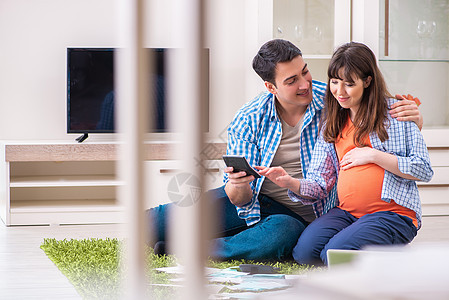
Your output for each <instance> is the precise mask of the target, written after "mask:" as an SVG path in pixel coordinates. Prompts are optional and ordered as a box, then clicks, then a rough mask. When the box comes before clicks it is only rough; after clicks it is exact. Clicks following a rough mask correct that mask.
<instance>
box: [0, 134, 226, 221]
mask: <svg viewBox="0 0 449 300" xmlns="http://www.w3.org/2000/svg"><path fill="white" fill-rule="evenodd" d="M208 145H212V147H209V148H208V149H209V152H208V156H207V157H208V158H209V159H208V160H207V161H204V162H203V164H204V166H205V168H206V170H207V171H208V172H207V173H206V176H205V181H206V182H205V184H206V187H207V188H214V187H218V186H220V185H221V179H222V172H223V163H222V162H221V156H222V155H223V154H224V152H225V149H226V144H224V143H212V144H208ZM118 147H119V145H117V144H111V143H97V144H90V143H86V144H67V143H61V144H59V143H48V144H47V143H17V142H4V143H0V217H1V219H2V221H3V222H4V223H5V224H6V225H7V226H11V225H47V224H92V223H120V222H123V221H124V205H123V204H122V203H120V202H119V200H118V199H117V188H118V187H119V186H120V185H121V182H120V181H119V180H118V179H117V176H116V160H117V150H118ZM174 147H175V144H173V143H152V144H146V145H145V159H146V160H147V161H146V162H145V167H146V170H147V174H146V179H147V182H148V187H149V189H148V192H147V195H146V197H147V200H146V202H147V208H149V207H151V206H154V205H158V204H163V203H167V202H169V201H170V199H169V197H168V194H167V192H168V183H169V182H170V180H172V178H173V177H174V176H176V175H177V174H178V172H179V163H178V161H176V160H174V159H176V157H174V156H173V154H171V153H173V152H174V151H173V148H174Z"/></svg>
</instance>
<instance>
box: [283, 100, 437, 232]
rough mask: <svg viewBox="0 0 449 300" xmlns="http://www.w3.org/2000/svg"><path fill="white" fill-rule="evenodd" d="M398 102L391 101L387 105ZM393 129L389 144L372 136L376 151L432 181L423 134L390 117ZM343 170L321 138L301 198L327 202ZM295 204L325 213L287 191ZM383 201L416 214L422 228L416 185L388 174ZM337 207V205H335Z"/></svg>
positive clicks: (412, 125) (389, 129) (330, 146)
mask: <svg viewBox="0 0 449 300" xmlns="http://www.w3.org/2000/svg"><path fill="white" fill-rule="evenodd" d="M395 101H397V100H396V99H388V105H389V106H390V105H391V104H393V103H394V102H395ZM388 118H389V123H390V125H389V126H387V132H388V140H386V141H385V142H381V141H380V139H379V137H378V136H377V134H375V133H371V134H370V141H371V145H372V147H373V148H374V149H377V150H380V151H383V152H387V153H391V154H394V155H396V156H397V158H398V167H399V170H400V171H401V172H402V173H404V174H408V175H411V176H414V177H416V178H418V179H419V180H422V181H426V182H427V181H430V179H432V176H433V170H432V167H431V165H430V158H429V152H428V151H427V147H426V144H425V142H424V139H423V137H422V134H421V132H420V131H419V129H418V126H416V124H415V123H413V122H401V121H397V120H396V119H394V118H391V116H390V115H389V114H388ZM339 170H340V165H339V161H338V158H337V153H336V151H335V147H334V144H333V143H326V142H325V141H324V140H323V137H322V135H321V134H320V136H319V138H318V140H317V142H316V145H315V149H314V151H313V154H312V160H311V163H310V168H309V171H308V173H307V176H306V177H305V179H301V180H300V181H301V185H300V188H299V189H300V190H299V192H300V194H301V195H303V196H308V197H311V198H313V199H324V198H326V196H327V194H328V193H329V191H332V190H333V189H334V188H335V186H337V185H336V182H337V178H338V172H339ZM288 195H289V196H290V199H292V201H295V202H297V201H301V202H302V203H304V204H312V203H316V205H317V209H318V210H321V211H322V210H324V207H322V206H321V205H322V203H323V202H322V201H318V202H315V201H316V200H310V199H305V198H302V197H301V196H300V195H297V194H295V193H293V192H292V191H290V190H289V191H288ZM381 199H382V200H383V201H386V202H390V201H391V200H394V201H395V202H396V203H397V204H399V205H401V206H404V207H406V208H409V209H411V210H413V211H414V212H415V213H416V218H417V220H418V229H419V228H420V227H421V217H422V213H421V201H420V198H419V193H418V187H417V186H416V182H415V181H413V180H408V179H405V178H402V177H399V176H397V175H394V174H393V173H390V172H388V171H385V173H384V180H383V185H382V194H381ZM332 204H334V203H332Z"/></svg>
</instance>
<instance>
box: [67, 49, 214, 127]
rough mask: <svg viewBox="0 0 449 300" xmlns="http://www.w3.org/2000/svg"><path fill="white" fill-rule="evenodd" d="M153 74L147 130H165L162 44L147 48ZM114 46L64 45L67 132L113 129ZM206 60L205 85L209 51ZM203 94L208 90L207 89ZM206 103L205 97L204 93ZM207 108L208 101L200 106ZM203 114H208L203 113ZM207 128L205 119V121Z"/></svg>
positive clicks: (164, 72)
mask: <svg viewBox="0 0 449 300" xmlns="http://www.w3.org/2000/svg"><path fill="white" fill-rule="evenodd" d="M148 51H153V53H154V56H153V58H154V72H155V73H154V74H151V75H150V76H149V79H150V82H152V83H153V84H154V85H153V92H154V93H155V95H154V97H153V99H154V101H155V103H154V105H153V118H152V120H154V124H153V125H152V126H150V129H149V130H148V132H168V131H169V128H168V124H167V109H166V96H165V95H166V83H167V80H166V78H167V76H166V67H165V65H166V59H167V55H166V53H167V51H170V49H166V48H151V49H148ZM114 53H115V49H114V48H67V133H83V134H86V133H87V134H88V133H113V132H115V114H114V99H115V92H114ZM203 53H204V54H203V59H205V61H206V69H207V70H206V73H207V74H206V78H207V83H206V86H207V87H208V86H209V76H208V72H209V51H208V49H205V51H203ZM207 95H209V91H208V90H207ZM206 102H207V103H209V99H208V96H207V101H206ZM204 109H205V112H208V111H209V104H207V107H204ZM206 115H208V114H207V113H206ZM205 123H206V124H207V125H206V126H207V128H205V132H207V131H208V124H209V122H208V120H207V122H205Z"/></svg>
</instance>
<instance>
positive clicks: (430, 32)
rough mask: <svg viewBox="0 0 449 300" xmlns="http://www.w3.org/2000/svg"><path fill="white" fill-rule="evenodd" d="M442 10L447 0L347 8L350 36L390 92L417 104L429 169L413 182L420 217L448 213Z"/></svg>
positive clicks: (448, 98)
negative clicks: (368, 54)
mask: <svg viewBox="0 0 449 300" xmlns="http://www.w3.org/2000/svg"><path fill="white" fill-rule="evenodd" d="M448 14H449V0H427V1H422V0H376V1H372V0H362V1H356V2H354V7H353V16H357V18H354V19H353V28H354V35H353V38H354V40H356V41H360V42H363V43H365V44H367V45H368V46H370V48H371V49H373V51H374V52H375V53H376V56H377V57H378V60H379V66H380V69H381V71H382V73H383V75H384V77H385V80H386V82H387V85H388V88H389V90H390V92H391V93H410V94H412V95H414V96H415V97H418V98H419V99H420V101H421V103H422V105H421V106H420V108H419V109H420V111H421V113H422V114H423V117H424V127H423V130H422V133H423V135H424V139H425V141H426V144H427V146H428V148H429V153H430V159H431V163H432V167H433V169H434V171H435V175H434V177H433V179H432V181H431V182H429V183H422V182H418V186H419V192H420V195H421V201H422V205H423V214H424V215H425V216H435V215H449V18H448ZM356 28H357V30H356Z"/></svg>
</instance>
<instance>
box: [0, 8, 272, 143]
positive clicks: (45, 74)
mask: <svg viewBox="0 0 449 300" xmlns="http://www.w3.org/2000/svg"><path fill="white" fill-rule="evenodd" d="M206 2H207V3H208V5H209V9H208V16H209V24H208V25H207V32H208V39H207V43H206V46H207V47H209V48H210V60H211V62H210V63H211V70H210V75H211V78H210V100H211V104H210V120H211V124H210V129H211V135H210V137H211V138H214V137H215V136H218V134H219V133H220V132H222V131H223V130H224V129H225V128H226V126H227V125H228V123H229V122H230V120H231V119H232V117H233V115H234V114H235V112H236V111H237V109H238V108H239V107H240V106H241V105H242V104H243V103H245V102H246V101H248V100H250V98H251V97H254V96H255V95H256V94H257V93H259V92H260V91H262V90H263V89H264V87H263V85H262V82H261V81H260V80H259V79H258V78H257V75H255V74H254V72H253V71H252V69H251V60H252V57H253V56H254V55H255V54H256V52H257V50H258V48H259V46H260V41H259V36H260V33H259V32H258V30H259V29H258V28H259V27H258V9H257V5H258V3H259V2H260V0H248V1H247V4H246V5H243V4H242V2H241V1H240V0H210V1H206ZM236 8H238V9H236ZM242 8H243V9H242ZM152 9H157V10H158V11H160V13H159V14H157V15H156V17H153V18H151V20H150V21H149V28H151V30H150V31H149V35H150V36H151V39H149V40H148V43H149V46H153V47H171V46H173V45H174V44H175V41H173V40H172V39H171V32H173V30H176V28H173V26H172V25H171V23H170V17H171V14H172V7H171V2H170V1H168V0H154V6H153V8H152ZM117 45H118V34H117V18H116V2H115V1H112V0H76V1H73V0H70V1H69V0H1V1H0V66H1V67H0V139H10V140H67V141H73V140H74V138H75V137H76V136H77V135H73V134H72V135H68V134H67V133H66V48H67V47H74V46H80V47H81V46H86V47H116V46H117ZM181 100H182V99H180V101H181ZM95 138H97V139H100V140H101V139H104V136H94V137H91V138H90V139H89V140H90V141H94V140H95ZM108 138H111V139H112V136H110V135H109V136H106V139H108Z"/></svg>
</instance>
